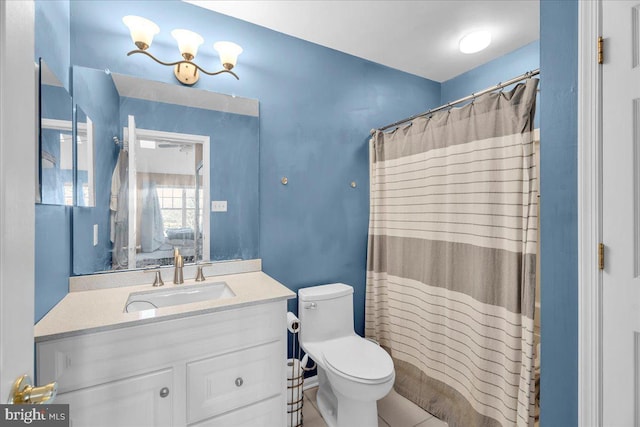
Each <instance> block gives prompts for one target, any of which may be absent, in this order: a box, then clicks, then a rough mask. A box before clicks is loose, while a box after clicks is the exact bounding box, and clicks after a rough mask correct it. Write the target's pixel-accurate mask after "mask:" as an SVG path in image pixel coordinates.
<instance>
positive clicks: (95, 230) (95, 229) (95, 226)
mask: <svg viewBox="0 0 640 427" xmlns="http://www.w3.org/2000/svg"><path fill="white" fill-rule="evenodd" d="M93 246H98V224H93Z"/></svg>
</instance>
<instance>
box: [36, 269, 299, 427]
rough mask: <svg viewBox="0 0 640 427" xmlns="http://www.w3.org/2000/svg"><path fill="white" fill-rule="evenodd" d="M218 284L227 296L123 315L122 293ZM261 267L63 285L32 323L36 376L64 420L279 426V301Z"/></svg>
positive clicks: (282, 412)
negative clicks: (157, 284) (65, 413)
mask: <svg viewBox="0 0 640 427" xmlns="http://www.w3.org/2000/svg"><path fill="white" fill-rule="evenodd" d="M214 282H215V283H224V284H226V285H227V286H228V288H229V289H230V291H231V292H232V294H233V296H229V294H228V293H227V294H224V295H222V294H221V295H222V296H221V297H220V298H216V299H210V300H204V301H196V302H188V303H182V304H177V305H172V306H167V307H160V308H157V309H151V310H139V311H135V312H131V313H127V312H125V311H124V308H125V305H126V303H127V300H128V298H129V297H130V295H131V294H134V295H139V294H140V292H147V291H151V290H154V289H160V290H162V291H163V292H167V290H168V289H169V290H170V289H172V288H174V289H178V288H179V289H180V290H185V289H189V288H191V289H193V290H196V289H198V288H199V287H202V286H203V285H204V286H206V285H208V284H211V283H214ZM294 296H295V294H294V293H293V292H291V291H290V290H289V289H287V288H286V287H284V286H283V285H281V284H280V283H278V282H277V281H275V280H274V279H272V278H270V277H269V276H267V275H266V274H264V273H262V272H261V271H257V272H249V273H242V274H231V275H223V276H215V277H212V278H210V279H208V280H207V281H206V282H200V283H197V282H193V281H185V285H173V284H167V285H165V286H164V287H161V288H152V287H151V285H149V284H147V285H137V286H126V287H116V288H109V289H94V290H88V291H76V292H70V293H69V294H68V295H67V297H66V298H65V299H63V300H62V301H61V302H60V303H59V304H58V305H57V306H56V307H55V308H54V309H53V310H52V311H51V312H50V313H48V314H47V316H45V317H44V318H43V319H42V320H41V321H40V322H38V324H37V325H36V328H35V332H36V333H35V335H36V364H37V382H38V383H42V384H44V383H48V382H51V381H57V382H58V397H57V398H56V403H69V404H70V416H71V420H72V425H73V426H85V425H88V426H136V427H142V426H174V425H175V426H182V425H190V426H256V425H260V426H282V425H285V423H286V418H285V417H286V401H285V390H286V373H285V370H284V369H285V361H286V356H287V355H286V336H287V335H286V312H287V306H286V300H287V299H289V298H293V297H294Z"/></svg>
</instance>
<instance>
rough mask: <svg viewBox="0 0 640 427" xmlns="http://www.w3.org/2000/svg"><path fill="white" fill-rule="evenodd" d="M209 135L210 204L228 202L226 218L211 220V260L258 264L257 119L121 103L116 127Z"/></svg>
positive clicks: (132, 101)
mask: <svg viewBox="0 0 640 427" xmlns="http://www.w3.org/2000/svg"><path fill="white" fill-rule="evenodd" d="M129 114H132V115H134V116H135V118H136V127H138V128H140V129H154V130H160V131H165V132H178V133H190V134H195V135H208V136H209V137H210V151H209V167H210V169H211V175H210V177H211V179H210V182H209V186H210V187H209V188H210V189H211V191H210V194H211V200H226V201H227V213H225V214H221V213H217V212H212V213H211V214H210V224H211V240H210V259H211V260H229V259H255V258H259V257H260V255H259V249H260V248H259V246H260V230H259V222H260V219H259V218H260V205H259V191H258V180H259V175H258V171H259V168H260V164H259V159H260V129H259V126H260V119H259V118H258V117H253V116H246V115H241V114H232V113H223V112H220V111H212V110H204V109H201V108H190V107H184V106H181V105H174V104H166V103H161V102H150V101H143V100H140V99H134V98H121V101H120V125H121V127H125V126H127V125H128V124H127V116H128V115H129Z"/></svg>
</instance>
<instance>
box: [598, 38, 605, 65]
mask: <svg viewBox="0 0 640 427" xmlns="http://www.w3.org/2000/svg"><path fill="white" fill-rule="evenodd" d="M603 63H604V39H603V38H602V36H600V37H598V64H603Z"/></svg>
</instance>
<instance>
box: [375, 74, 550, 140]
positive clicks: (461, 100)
mask: <svg viewBox="0 0 640 427" xmlns="http://www.w3.org/2000/svg"><path fill="white" fill-rule="evenodd" d="M538 74H540V68H536V69H535V70H531V71H528V72H526V73H524V74H522V75H520V76H518V77H514V78H512V79H511V80H507V81H506V82H503V83H498V84H497V85H495V86H491V87H488V88H486V89H484V90H481V91H480V92H474V93H472V94H471V95H468V96H465V97H464V98H460V99H458V100H456V101H452V102H449V103H448V104H444V105H441V106H440V107H437V108H432V109H431V110H429V111H425V112H424V113H420V114H416V115H415V116H411V117H408V118H406V119H404V120H400V121H397V122H395V123H391V124H390V125H387V126H383V127H381V128H378V129H371V135H373V134H375V133H376V130H379V131H383V130H386V129H389V128H392V127H394V126H398V125H401V124H402V123H406V122H410V121H411V120H413V119H417V118H418V117H422V116H426V115H428V114H432V113H435V112H436V111H440V110H444V109H445V108H449V107H453V106H454V105H456V104H460V103H461V102H465V101H470V100H472V99H475V98H477V97H479V96H480V95H484V94H485V93H489V92H493V91H494V90H498V89H502V88H504V87H507V86H509V85H512V84H514V83H517V82H519V81H520V80H526V79H528V78H531V77H533V76H537V75H538Z"/></svg>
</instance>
